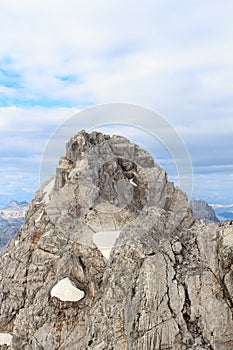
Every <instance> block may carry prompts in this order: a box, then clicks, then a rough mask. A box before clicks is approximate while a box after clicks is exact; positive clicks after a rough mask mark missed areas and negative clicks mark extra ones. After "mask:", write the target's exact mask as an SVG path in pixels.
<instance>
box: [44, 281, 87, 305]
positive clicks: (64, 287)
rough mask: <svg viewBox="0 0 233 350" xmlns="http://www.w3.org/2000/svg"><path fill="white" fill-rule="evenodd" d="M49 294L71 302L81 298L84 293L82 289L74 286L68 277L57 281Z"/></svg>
mask: <svg viewBox="0 0 233 350" xmlns="http://www.w3.org/2000/svg"><path fill="white" fill-rule="evenodd" d="M50 294H51V297H56V298H58V299H60V300H61V301H73V302H75V301H79V300H81V299H82V298H83V297H84V295H85V293H84V291H82V290H81V289H78V288H76V287H75V286H74V285H73V283H72V282H71V280H70V279H69V278H68V277H66V278H63V279H62V280H60V281H59V282H57V284H55V286H54V287H53V288H52V290H51V292H50Z"/></svg>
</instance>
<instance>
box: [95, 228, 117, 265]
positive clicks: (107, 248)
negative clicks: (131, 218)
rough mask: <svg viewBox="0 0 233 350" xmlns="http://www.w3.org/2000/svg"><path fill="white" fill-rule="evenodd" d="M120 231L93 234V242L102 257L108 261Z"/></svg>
mask: <svg viewBox="0 0 233 350" xmlns="http://www.w3.org/2000/svg"><path fill="white" fill-rule="evenodd" d="M120 233H121V231H99V232H96V233H94V234H93V242H94V243H95V244H96V245H97V247H98V249H99V250H100V251H101V253H102V254H103V256H104V257H105V258H106V259H108V258H109V256H110V253H111V250H112V247H113V246H114V243H115V242H116V240H117V238H118V237H119V235H120Z"/></svg>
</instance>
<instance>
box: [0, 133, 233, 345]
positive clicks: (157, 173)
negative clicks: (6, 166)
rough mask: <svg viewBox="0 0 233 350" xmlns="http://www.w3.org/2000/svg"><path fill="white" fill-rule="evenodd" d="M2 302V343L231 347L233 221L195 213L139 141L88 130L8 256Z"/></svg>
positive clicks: (72, 144)
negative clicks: (209, 218) (203, 220)
mask: <svg viewBox="0 0 233 350" xmlns="http://www.w3.org/2000/svg"><path fill="white" fill-rule="evenodd" d="M100 232H101V234H102V233H103V232H105V235H103V237H105V238H104V239H103V240H104V241H103V242H102V243H101V241H98V240H97V239H95V235H99V233H100ZM116 232H117V233H118V235H116V242H115V244H114V246H113V248H112V249H110V248H111V247H106V245H107V244H109V243H108V242H109V241H111V239H109V240H108V239H106V236H107V235H108V234H109V235H111V233H112V234H113V235H114V234H116ZM114 237H115V236H114ZM105 239H106V240H105ZM16 242H17V244H16ZM96 242H98V244H97V245H96ZM103 248H104V249H106V248H109V250H111V252H110V256H109V258H108V259H106V258H105V256H104V255H103V253H102V250H103ZM0 303H1V310H0V344H1V345H2V346H1V345H0V348H2V349H11V350H19V349H25V350H42V349H46V350H67V349H69V350H87V349H90V350H142V349H143V350H159V349H161V350H163V349H172V350H185V349H190V350H192V349H198V350H204V349H216V350H229V349H233V320H232V312H233V225H232V223H231V222H228V223H226V224H224V225H223V226H221V227H220V226H219V225H218V224H208V225H207V224H203V223H201V222H200V221H198V220H196V219H195V218H194V217H193V216H192V211H191V209H190V207H189V204H188V200H187V198H186V195H185V194H184V193H182V192H181V191H180V190H179V189H177V188H174V186H173V184H172V183H170V182H168V181H167V177H166V173H165V171H164V170H163V169H161V168H159V167H158V166H157V165H156V164H154V161H153V159H152V157H151V156H150V155H149V154H148V153H147V152H146V151H144V150H142V149H140V148H139V147H138V146H137V145H134V144H132V143H130V142H129V141H128V140H127V139H125V138H124V137H121V136H112V137H110V136H106V135H103V134H101V133H96V132H93V133H91V134H87V133H85V132H84V131H81V132H79V133H78V134H77V135H76V136H74V137H73V138H72V139H71V140H70V141H69V142H68V143H67V146H66V154H65V156H64V157H61V159H60V162H59V165H58V167H57V172H56V176H55V177H54V178H51V179H50V180H48V182H47V183H45V184H44V185H43V186H42V187H41V188H40V189H39V190H38V192H37V193H36V195H35V198H34V200H33V201H32V202H31V204H30V206H29V210H28V212H27V215H26V220H25V224H24V226H23V228H22V230H21V231H20V232H19V233H18V235H17V236H16V237H15V238H14V239H13V240H12V241H11V242H10V243H9V244H8V246H7V248H6V249H5V250H4V252H3V253H2V255H1V257H0ZM4 339H5V340H4ZM4 342H5V343H4ZM3 344H5V345H3Z"/></svg>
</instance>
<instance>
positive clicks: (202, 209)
mask: <svg viewBox="0 0 233 350" xmlns="http://www.w3.org/2000/svg"><path fill="white" fill-rule="evenodd" d="M191 207H192V212H193V216H194V217H195V218H197V219H200V220H202V221H203V222H204V223H205V224H211V223H215V222H219V219H218V218H217V216H216V214H215V211H214V209H213V208H212V207H211V206H210V205H209V204H208V203H206V202H205V201H203V200H200V199H194V200H192V201H191Z"/></svg>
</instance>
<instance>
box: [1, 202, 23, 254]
mask: <svg viewBox="0 0 233 350" xmlns="http://www.w3.org/2000/svg"><path fill="white" fill-rule="evenodd" d="M27 208H28V203H27V202H26V201H23V202H18V201H16V200H13V201H11V202H10V203H9V204H8V205H7V206H5V207H4V208H3V209H0V251H1V250H2V249H3V248H4V247H5V246H6V244H7V243H8V241H9V240H10V239H11V238H13V237H14V236H15V234H16V233H17V232H18V231H19V230H20V228H21V226H22V225H23V223H24V217H25V212H26V210H27Z"/></svg>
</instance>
